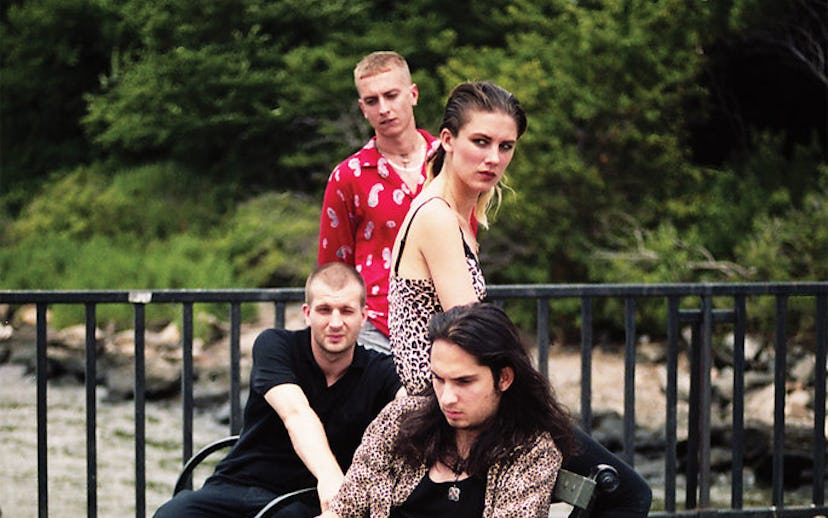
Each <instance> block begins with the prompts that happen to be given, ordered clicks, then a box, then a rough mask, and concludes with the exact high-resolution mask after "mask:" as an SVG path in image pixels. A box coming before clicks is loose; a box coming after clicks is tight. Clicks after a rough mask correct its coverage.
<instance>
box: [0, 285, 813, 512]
mask: <svg viewBox="0 0 828 518" xmlns="http://www.w3.org/2000/svg"><path fill="white" fill-rule="evenodd" d="M756 297H772V298H773V299H774V303H775V306H774V307H775V313H774V321H775V323H774V325H775V329H774V351H773V352H774V354H773V358H774V360H773V361H774V364H773V391H774V422H773V466H772V498H771V501H770V502H768V503H767V505H766V506H764V507H761V508H744V502H743V493H744V485H745V481H744V479H743V471H744V467H745V466H744V451H743V440H744V433H745V422H744V417H745V416H744V412H745V408H744V396H745V386H744V384H745V380H744V372H745V367H746V364H745V351H744V344H745V336H746V333H747V332H748V331H749V329H748V323H749V315H748V310H747V308H748V301H749V300H752V299H753V298H756ZM794 297H796V298H800V297H804V298H807V299H809V300H812V306H811V307H812V311H813V315H814V317H813V324H814V343H813V358H814V362H815V366H816V368H815V369H814V385H813V386H814V389H813V391H814V394H813V401H814V405H813V406H814V418H813V447H812V450H813V469H812V472H813V477H812V479H813V480H812V489H813V491H812V495H813V496H812V499H811V502H810V503H809V504H797V505H786V502H785V499H784V496H785V495H784V487H785V486H784V483H785V480H784V473H785V469H784V468H785V466H784V439H785V401H786V381H787V380H786V369H787V364H786V359H787V356H788V339H789V338H788V329H787V327H786V326H787V316H788V313H789V304H788V302H789V300H790V299H791V298H794ZM302 299H303V290H302V289H300V288H274V289H255V290H236V289H228V290H77V291H40V290H35V291H10V290H0V304H10V305H24V304H34V305H35V306H36V308H37V311H36V334H35V347H36V351H37V355H36V370H37V377H36V384H37V396H36V398H37V420H38V423H37V435H38V437H37V460H38V513H39V516H42V517H45V516H47V515H48V509H49V495H48V480H49V479H48V471H47V467H48V454H47V452H48V449H47V445H48V438H47V429H48V412H47V404H46V395H47V375H46V372H47V321H46V315H47V309H48V308H49V306H52V305H60V304H79V305H83V306H85V326H86V338H85V340H86V342H85V355H86V357H85V380H86V382H85V383H86V385H85V393H86V402H85V404H86V419H85V421H86V444H87V455H86V468H87V469H86V471H87V473H86V485H87V515H88V516H90V517H95V516H97V446H96V427H97V423H96V419H97V417H96V406H97V402H96V392H95V388H96V387H95V385H96V379H97V372H96V360H97V348H96V337H95V332H96V328H97V317H96V309H97V306H98V305H100V304H130V305H132V308H133V318H134V355H135V360H134V362H135V363H134V369H135V386H134V421H135V455H134V457H135V514H136V516H139V517H144V516H146V514H147V510H146V502H145V492H146V472H145V445H146V439H147V438H146V430H145V419H146V416H145V406H146V387H145V375H146V373H145V357H144V347H145V333H146V314H145V311H146V306H147V305H150V304H178V305H180V306H181V323H182V326H181V328H182V339H181V352H182V360H181V371H182V376H181V380H182V381H181V394H182V452H181V453H182V463H183V462H184V461H185V460H186V459H187V458H189V457H190V456H191V455H192V453H193V444H192V437H193V410H194V401H193V373H194V366H193V341H194V336H193V306H194V305H195V304H205V303H222V304H227V305H228V306H229V320H230V325H229V343H230V366H229V367H230V388H229V394H228V398H229V401H230V424H229V428H230V429H229V432H230V433H231V434H235V433H238V432H239V431H240V429H241V426H242V412H241V397H240V396H241V394H240V391H241V379H240V375H241V374H240V359H241V354H240V343H239V342H240V329H241V323H242V318H241V314H242V313H241V305H242V304H244V303H272V304H273V308H274V312H273V322H274V327H284V326H285V310H286V307H287V305H288V304H290V303H296V302H300V301H301V300H302ZM488 299H489V300H490V301H493V302H495V303H497V304H506V303H510V302H511V301H515V300H517V301H530V302H532V301H533V302H534V303H535V310H534V313H535V315H534V318H535V325H536V330H535V332H536V344H535V345H536V347H537V361H538V368H539V370H540V371H541V372H543V373H544V374H545V375H548V372H547V371H548V360H549V352H550V350H549V349H550V347H549V346H550V343H551V339H552V333H551V330H550V323H551V320H550V317H551V313H552V311H553V310H552V309H551V308H552V305H553V304H554V303H555V302H556V301H560V300H563V299H577V300H578V301H579V303H580V310H579V312H578V315H577V320H579V323H572V322H570V323H569V325H571V326H574V327H577V328H579V329H580V348H581V373H580V374H581V377H580V390H581V394H580V420H581V424H582V426H583V427H584V428H585V429H586V430H587V431H590V428H591V424H592V421H593V416H592V392H591V390H592V371H593V369H592V367H593V366H592V349H593V347H594V344H595V340H594V336H595V329H594V323H593V322H594V318H595V313H596V307H595V306H596V302H597V301H599V300H601V299H612V300H616V301H619V302H622V303H623V310H622V313H623V315H622V316H620V324H621V327H623V330H624V347H623V351H624V398H623V400H624V403H623V408H624V413H623V440H622V442H623V448H622V452H621V456H622V457H623V458H624V459H625V460H626V461H627V462H629V463H630V464H631V465H632V464H633V463H634V456H633V453H634V452H635V446H636V444H635V426H636V421H635V369H636V352H637V351H636V349H637V339H638V336H637V327H638V325H639V322H640V316H638V315H637V314H638V313H639V312H640V311H641V307H642V303H641V301H642V300H647V301H650V300H658V301H662V302H663V303H664V304H665V305H666V314H667V319H666V320H667V322H666V329H664V334H665V336H666V349H667V350H666V374H667V383H666V389H665V392H666V393H665V399H666V416H665V423H666V424H665V430H664V437H665V444H666V447H665V454H664V480H665V487H664V495H663V502H664V505H663V507H664V509H663V510H659V511H658V512H654V513H653V515H654V516H690V515H692V516H700V515H704V516H706V515H711V516H712V515H728V516H730V515H732V516H815V515H819V514H822V515H825V514H827V513H828V506H826V504H825V451H826V449H825V432H824V430H825V414H826V412H825V402H826V335H828V329H827V328H828V302H827V301H828V282H810V283H809V282H805V283H701V284H601V285H593V284H568V285H498V286H490V287H489V294H488ZM648 304H649V302H648ZM722 305H724V306H725V307H721V306H722ZM717 306H718V307H717ZM648 307H649V306H648ZM556 321H557V320H556ZM722 326H727V327H728V328H729V329H732V333H733V337H734V344H733V353H732V354H733V358H732V362H733V370H734V379H733V404H732V413H731V427H732V447H733V458H732V461H731V462H732V466H731V474H730V478H731V503H730V507H729V508H721V509H719V508H713V507H711V498H710V490H711V487H712V485H713V480H712V474H711V473H712V469H711V437H710V430H711V415H710V408H711V394H712V388H711V377H710V376H711V369H712V365H713V337H714V334H715V333H716V330H717V329H718V328H720V327H722ZM682 327H689V329H690V344H689V345H690V347H689V351H690V354H689V361H690V393H689V396H688V397H689V408H690V409H693V410H691V412H690V415H689V422H688V430H687V442H686V463H685V464H686V465H685V469H684V473H680V472H679V468H678V460H679V457H678V448H677V447H678V439H677V428H678V416H677V407H678V389H677V387H678V379H677V378H678V357H679V350H680V344H681V340H682V337H681V336H680V335H681V329H682ZM679 475H683V476H684V477H686V494H685V498H684V509H681V510H680V509H678V508H677V507H678V506H677V487H676V480H677V478H678V477H679Z"/></svg>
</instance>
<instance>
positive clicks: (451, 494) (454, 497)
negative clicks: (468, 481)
mask: <svg viewBox="0 0 828 518" xmlns="http://www.w3.org/2000/svg"><path fill="white" fill-rule="evenodd" d="M449 469H450V470H451V471H452V472H453V473H454V482H452V484H451V486H450V487H449V489H448V499H449V500H451V501H452V502H459V501H460V488H459V487H457V480H458V479H459V478H460V474H461V473H463V471H464V468H462V467H461V466H460V462H459V461H458V462H456V463H455V464H454V467H453V468H449Z"/></svg>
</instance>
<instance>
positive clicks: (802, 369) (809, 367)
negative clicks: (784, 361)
mask: <svg viewBox="0 0 828 518" xmlns="http://www.w3.org/2000/svg"><path fill="white" fill-rule="evenodd" d="M815 367H816V364H815V361H814V357H813V356H804V357H802V358H800V359H798V360H797V361H796V362H795V363H794V365H793V367H792V368H791V378H793V379H794V380H795V381H797V382H799V384H800V385H802V386H808V385H810V384H812V383H813V381H814V373H815V372H816V368H815Z"/></svg>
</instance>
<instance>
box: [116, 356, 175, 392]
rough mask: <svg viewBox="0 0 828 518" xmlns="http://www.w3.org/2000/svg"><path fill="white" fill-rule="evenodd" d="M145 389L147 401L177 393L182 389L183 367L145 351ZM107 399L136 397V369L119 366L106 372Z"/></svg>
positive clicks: (124, 365) (130, 366) (128, 365)
mask: <svg viewBox="0 0 828 518" xmlns="http://www.w3.org/2000/svg"><path fill="white" fill-rule="evenodd" d="M144 359H145V370H144V373H145V378H144V383H145V385H144V389H145V394H146V397H147V399H159V398H163V397H168V396H171V395H173V394H175V393H177V392H178V391H179V390H180V388H181V367H180V365H179V364H177V363H175V362H170V361H168V360H166V359H164V358H163V357H161V356H160V355H159V354H158V353H157V352H155V351H153V350H152V349H148V350H147V351H145V358H144ZM104 384H105V385H106V389H107V396H106V399H107V400H109V401H119V400H124V399H131V398H132V397H133V396H134V395H135V367H134V366H133V365H132V364H131V363H130V364H123V363H121V364H118V365H113V366H111V367H109V368H108V369H107V370H106V375H105V381H104Z"/></svg>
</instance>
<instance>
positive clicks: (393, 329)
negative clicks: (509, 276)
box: [388, 197, 486, 394]
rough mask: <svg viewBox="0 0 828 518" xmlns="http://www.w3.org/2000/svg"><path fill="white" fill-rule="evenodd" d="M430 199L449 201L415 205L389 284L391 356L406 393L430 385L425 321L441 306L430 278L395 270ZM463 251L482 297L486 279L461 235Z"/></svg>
mask: <svg viewBox="0 0 828 518" xmlns="http://www.w3.org/2000/svg"><path fill="white" fill-rule="evenodd" d="M433 199H438V200H441V201H443V202H444V203H446V204H448V203H447V202H445V200H443V199H442V198H438V197H434V198H430V199H428V200H426V201H425V202H423V203H422V204H421V205H420V206H419V207H417V209H415V212H414V214H413V215H412V217H411V219H410V220H409V221H408V225H407V226H406V228H405V233H404V234H403V238H402V240H401V242H400V250H399V252H398V254H397V262H396V264H395V265H394V269H393V270H392V271H391V277H390V279H389V284H388V324H389V331H390V334H389V341H390V342H391V353H392V354H393V356H394V365H395V366H396V367H397V374H398V375H399V376H400V380H402V382H403V384H404V385H405V389H406V391H408V393H409V394H422V393H423V392H424V391H425V390H426V389H427V388H428V387H429V386H430V385H431V366H430V357H431V344H430V343H429V341H428V321H429V319H430V318H431V316H432V315H434V314H435V313H441V312H442V311H443V307H442V306H441V305H440V300H439V299H438V298H437V289H436V288H435V286H434V281H433V280H432V279H407V278H405V277H400V276H399V275H397V270H398V269H399V265H400V257H402V252H403V248H404V247H405V240H406V238H407V237H408V230H409V229H410V228H411V222H412V221H413V220H414V218H415V217H416V216H417V211H419V210H420V208H422V207H423V205H425V204H426V203H428V202H430V201H431V200H433ZM458 230H460V236H461V238H462V237H463V231H462V229H459V228H458ZM463 251H464V253H465V256H466V265H467V266H468V269H469V273H471V276H472V284H473V287H474V292H475V294H477V298H478V300H483V298H485V296H486V281H485V279H484V278H483V271H482V270H481V269H480V263H478V261H477V257H476V256H475V255H474V253H473V252H472V251H471V249H470V248H469V246H468V245H467V244H466V240H465V239H463Z"/></svg>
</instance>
